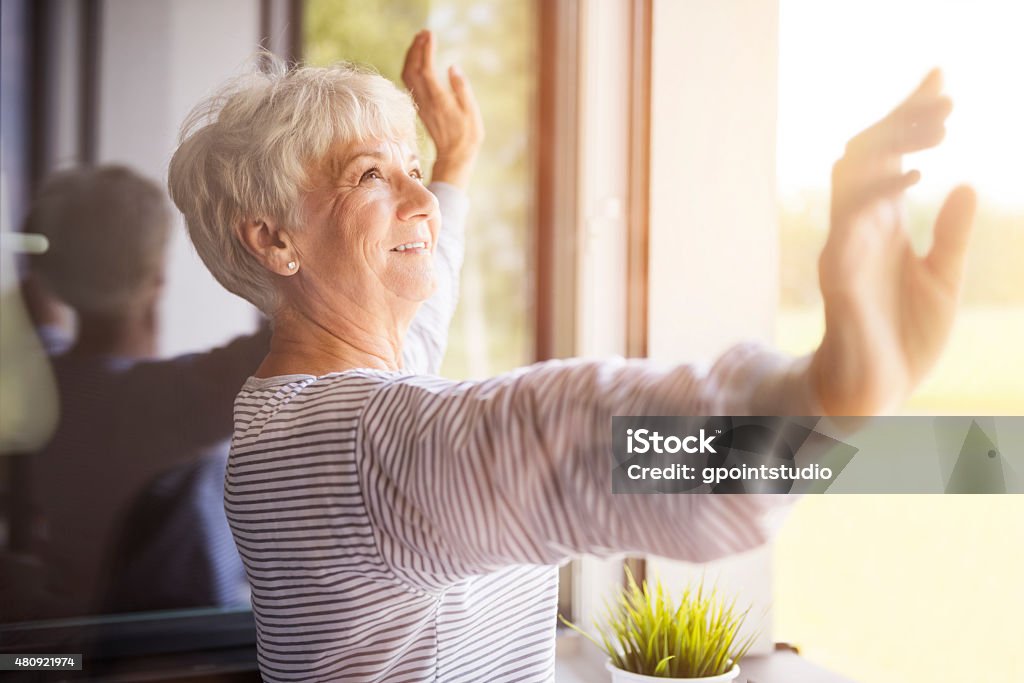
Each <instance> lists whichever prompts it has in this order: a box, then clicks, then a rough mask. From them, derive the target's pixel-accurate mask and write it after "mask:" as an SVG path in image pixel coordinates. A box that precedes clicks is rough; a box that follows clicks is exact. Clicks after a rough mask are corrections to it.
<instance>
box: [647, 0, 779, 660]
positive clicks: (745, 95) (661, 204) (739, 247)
mask: <svg viewBox="0 0 1024 683" xmlns="http://www.w3.org/2000/svg"><path fill="white" fill-rule="evenodd" d="M653 41H654V45H653V52H652V61H653V64H652V67H653V74H652V84H651V88H652V97H653V99H652V103H651V104H652V112H651V118H652V127H653V130H652V141H651V150H652V159H651V237H650V240H651V241H650V244H651V252H650V272H651V283H650V314H649V320H650V330H649V335H650V336H649V350H650V355H651V357H652V358H654V359H655V360H658V361H662V362H693V361H696V360H700V359H712V358H714V357H715V356H717V355H718V354H720V353H721V352H722V351H724V350H725V349H726V348H727V347H728V346H729V345H730V344H733V343H735V342H737V341H739V340H742V339H760V340H762V341H766V342H767V341H770V340H771V338H772V335H773V325H774V317H775V309H776V304H777V297H778V291H779V285H778V258H779V256H778V254H779V246H778V239H779V238H778V226H777V218H776V216H777V209H776V187H775V138H776V134H775V126H776V102H777V95H776V92H777V90H776V88H777V82H778V3H777V1H776V0H715V1H714V2H700V1H698V0H655V2H654V36H653ZM772 552H773V547H772V546H767V547H764V548H761V549H759V550H756V551H753V552H750V553H746V554H743V555H739V556H736V557H732V558H729V559H727V560H723V561H721V562H715V563H711V564H710V565H707V566H695V565H686V564H684V563H680V562H668V561H665V560H660V559H656V558H653V559H651V560H650V561H649V564H648V573H649V575H654V576H660V577H662V578H663V579H665V580H666V581H667V582H668V583H669V584H670V585H672V584H675V585H677V586H678V585H680V584H682V583H685V582H689V581H699V580H700V579H701V577H702V576H705V577H706V580H707V581H708V582H709V583H717V584H718V585H719V587H721V588H722V589H723V590H724V591H725V592H726V593H727V594H735V595H737V596H739V602H740V603H752V604H753V605H754V609H753V610H752V614H754V615H758V616H760V615H761V614H763V613H765V612H767V616H766V618H765V620H764V623H763V624H761V626H762V631H761V634H760V637H759V639H758V644H757V646H756V648H755V651H760V652H766V651H768V650H770V648H771V644H772V640H773V634H772V623H771V619H772V617H771V613H770V606H771V602H772V592H773V590H772V572H771V567H772Z"/></svg>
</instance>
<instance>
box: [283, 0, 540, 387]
mask: <svg viewBox="0 0 1024 683" xmlns="http://www.w3.org/2000/svg"><path fill="white" fill-rule="evenodd" d="M534 9H535V4H534V3H532V2H526V1H503V0H376V1H367V0H362V1H359V0H307V2H306V4H305V13H304V26H303V38H304V59H305V61H307V62H309V63H311V64H327V63H331V62H336V61H351V62H358V63H362V64H367V65H370V66H372V67H374V68H375V69H376V70H377V71H379V72H380V73H381V74H382V75H383V76H385V77H387V78H389V79H391V80H393V81H394V82H395V83H398V84H401V78H400V74H401V69H402V62H403V61H404V58H405V51H406V49H407V48H408V46H409V43H410V42H411V41H412V37H413V35H414V34H415V33H416V32H417V31H419V30H420V29H421V28H424V27H426V28H429V29H431V30H432V31H434V33H435V35H436V36H437V44H438V56H437V69H438V72H439V74H440V77H441V78H444V79H446V78H447V76H446V75H445V73H444V72H445V71H446V70H447V67H448V66H449V65H450V64H453V63H457V64H459V65H460V66H461V67H462V69H463V71H464V72H465V73H466V75H467V76H468V77H469V79H470V82H471V83H472V85H473V89H474V91H475V93H476V96H477V100H478V101H479V103H480V107H481V110H482V113H483V117H484V124H485V126H486V129H487V138H486V140H485V142H484V148H483V150H481V154H480V160H479V161H478V163H477V167H476V172H475V174H474V177H473V183H472V186H471V187H470V200H471V205H472V209H471V211H470V217H469V224H468V226H467V240H466V262H465V265H464V267H463V273H462V287H461V294H460V301H459V308H458V311H457V312H456V315H455V319H454V321H453V322H452V326H451V330H450V336H449V345H448V354H447V356H446V360H445V365H444V367H443V369H442V373H443V374H444V375H445V376H448V377H453V378H466V377H477V378H479V377H485V376H489V375H493V374H496V373H498V372H501V371H504V370H509V369H512V368H515V367H518V366H521V365H524V364H527V363H529V362H530V361H531V360H532V357H531V353H532V348H531V345H530V342H531V339H532V336H533V335H532V328H531V316H530V310H531V308H530V306H531V301H532V295H533V290H532V278H531V277H530V272H531V264H530V263H529V261H528V258H527V257H528V254H529V253H530V249H529V247H530V241H531V239H532V235H531V232H530V226H531V225H532V220H531V216H532V202H533V174H532V171H531V169H532V154H533V144H532V142H533V129H532V120H533V117H532V116H531V112H532V107H533V101H534V90H535V83H536V71H537V69H536V66H535V61H536V56H535V54H536V46H535V33H536V32H535V30H534V23H533V22H534ZM421 148H422V156H423V157H424V162H425V163H424V168H429V166H430V163H431V161H432V159H433V157H434V150H433V149H432V148H431V146H430V143H429V140H428V139H427V138H426V136H425V135H421Z"/></svg>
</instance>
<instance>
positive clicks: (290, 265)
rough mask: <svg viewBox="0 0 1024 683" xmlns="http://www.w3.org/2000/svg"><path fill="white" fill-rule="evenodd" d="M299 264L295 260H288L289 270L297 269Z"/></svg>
mask: <svg viewBox="0 0 1024 683" xmlns="http://www.w3.org/2000/svg"><path fill="white" fill-rule="evenodd" d="M297 265H298V264H297V263H295V261H289V262H288V270H295V266H297Z"/></svg>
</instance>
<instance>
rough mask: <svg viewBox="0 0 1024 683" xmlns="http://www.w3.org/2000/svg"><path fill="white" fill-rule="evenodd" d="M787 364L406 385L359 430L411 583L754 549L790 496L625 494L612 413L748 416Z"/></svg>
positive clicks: (735, 354) (397, 385)
mask: <svg viewBox="0 0 1024 683" xmlns="http://www.w3.org/2000/svg"><path fill="white" fill-rule="evenodd" d="M781 362H782V361H781V360H780V357H779V356H777V355H776V354H774V353H772V352H768V351H765V350H763V349H759V348H757V347H752V346H738V347H735V348H733V349H732V350H730V351H729V352H727V353H726V354H725V355H724V356H723V357H722V358H721V359H720V360H719V361H718V362H717V363H716V364H715V365H714V367H712V368H711V369H710V371H706V372H705V371H703V370H701V369H699V368H697V367H694V366H689V365H682V366H676V367H673V368H670V369H659V368H657V367H656V366H654V365H653V364H651V363H649V362H646V361H625V360H621V359H619V360H613V361H605V362H585V361H551V362H547V363H543V364H539V365H534V366H531V367H529V368H523V369H521V370H518V371H515V372H513V373H510V374H506V375H502V376H499V377H497V378H494V379H491V380H486V381H483V382H461V383H455V382H450V381H446V380H442V379H440V378H429V377H427V378H424V377H400V378H398V379H395V380H392V381H390V382H389V383H387V384H385V385H383V386H382V387H381V388H379V389H377V390H376V392H375V394H374V395H373V396H372V398H371V399H370V402H369V404H368V405H367V409H366V411H365V412H364V414H363V422H362V425H361V438H362V448H361V452H362V457H361V461H360V467H361V468H362V471H361V475H360V476H361V479H362V483H363V490H364V491H368V492H371V493H370V494H369V495H368V500H367V507H368V509H369V512H370V514H371V517H372V518H373V519H374V521H375V523H376V528H377V534H378V544H379V546H380V549H381V552H382V554H383V556H384V557H385V559H386V561H387V562H388V563H389V564H390V565H391V567H392V568H393V569H394V570H395V571H396V572H397V573H398V574H399V575H400V576H403V577H404V578H405V579H406V580H408V581H409V582H411V583H414V584H416V583H417V582H418V583H419V585H421V586H423V587H429V588H435V589H436V588H438V587H442V586H444V585H446V584H450V583H451V582H453V581H457V580H459V579H460V578H462V577H465V576H469V575H474V574H478V573H483V572H488V571H493V570H496V569H498V568H501V567H504V566H508V565H512V564H548V563H554V562H557V561H560V560H561V559H563V558H564V557H565V556H566V555H567V554H569V553H572V552H591V553H606V552H619V551H635V552H649V553H654V554H658V555H662V556H666V557H670V558H676V559H683V560H691V561H706V560H710V559H713V558H716V557H720V556H722V555H725V554H729V553H733V552H739V551H742V550H745V549H749V548H753V547H756V546H758V545H760V544H761V543H763V542H764V541H765V540H766V538H767V530H766V529H765V527H764V525H763V524H762V517H763V516H764V513H766V512H767V511H768V509H769V508H771V507H773V506H777V505H779V504H780V503H783V502H784V501H785V497H784V496H770V495H768V496H765V495H613V494H612V492H611V466H612V457H611V449H612V444H611V418H612V416H614V415H714V414H747V413H748V412H749V411H750V409H751V408H752V407H753V406H754V405H755V396H757V395H758V391H757V389H758V387H759V385H761V384H764V383H766V382H769V381H771V378H772V377H774V376H775V375H774V374H773V371H774V369H777V368H778V367H779V363H781ZM787 398H789V399H791V401H790V405H791V406H792V407H793V408H795V409H800V408H805V409H806V410H807V411H810V410H812V409H813V408H814V406H813V405H811V404H809V403H808V404H807V405H804V406H801V405H800V400H802V399H801V398H800V397H798V396H793V397H787ZM424 584H426V585H424Z"/></svg>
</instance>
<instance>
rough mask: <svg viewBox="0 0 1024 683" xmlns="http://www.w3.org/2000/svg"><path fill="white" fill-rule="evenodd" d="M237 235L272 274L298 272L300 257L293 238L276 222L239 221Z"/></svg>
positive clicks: (260, 219) (264, 220) (236, 226)
mask: <svg viewBox="0 0 1024 683" xmlns="http://www.w3.org/2000/svg"><path fill="white" fill-rule="evenodd" d="M235 235H236V236H237V237H238V239H239V241H240V242H241V243H242V244H243V245H244V246H245V248H246V249H247V250H248V251H249V253H250V254H252V255H253V256H255V257H256V260H257V261H259V262H260V263H261V264H263V267H264V268H266V269H267V270H269V271H270V272H272V273H277V274H278V275H292V274H294V273H296V272H297V271H298V257H297V255H296V253H295V249H294V245H293V244H292V242H291V237H290V236H289V235H288V233H287V232H286V231H285V230H284V229H282V228H280V227H279V226H278V225H277V224H276V223H275V222H274V221H271V220H268V219H264V218H259V219H251V220H243V221H239V222H238V223H237V224H236V225H235Z"/></svg>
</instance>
